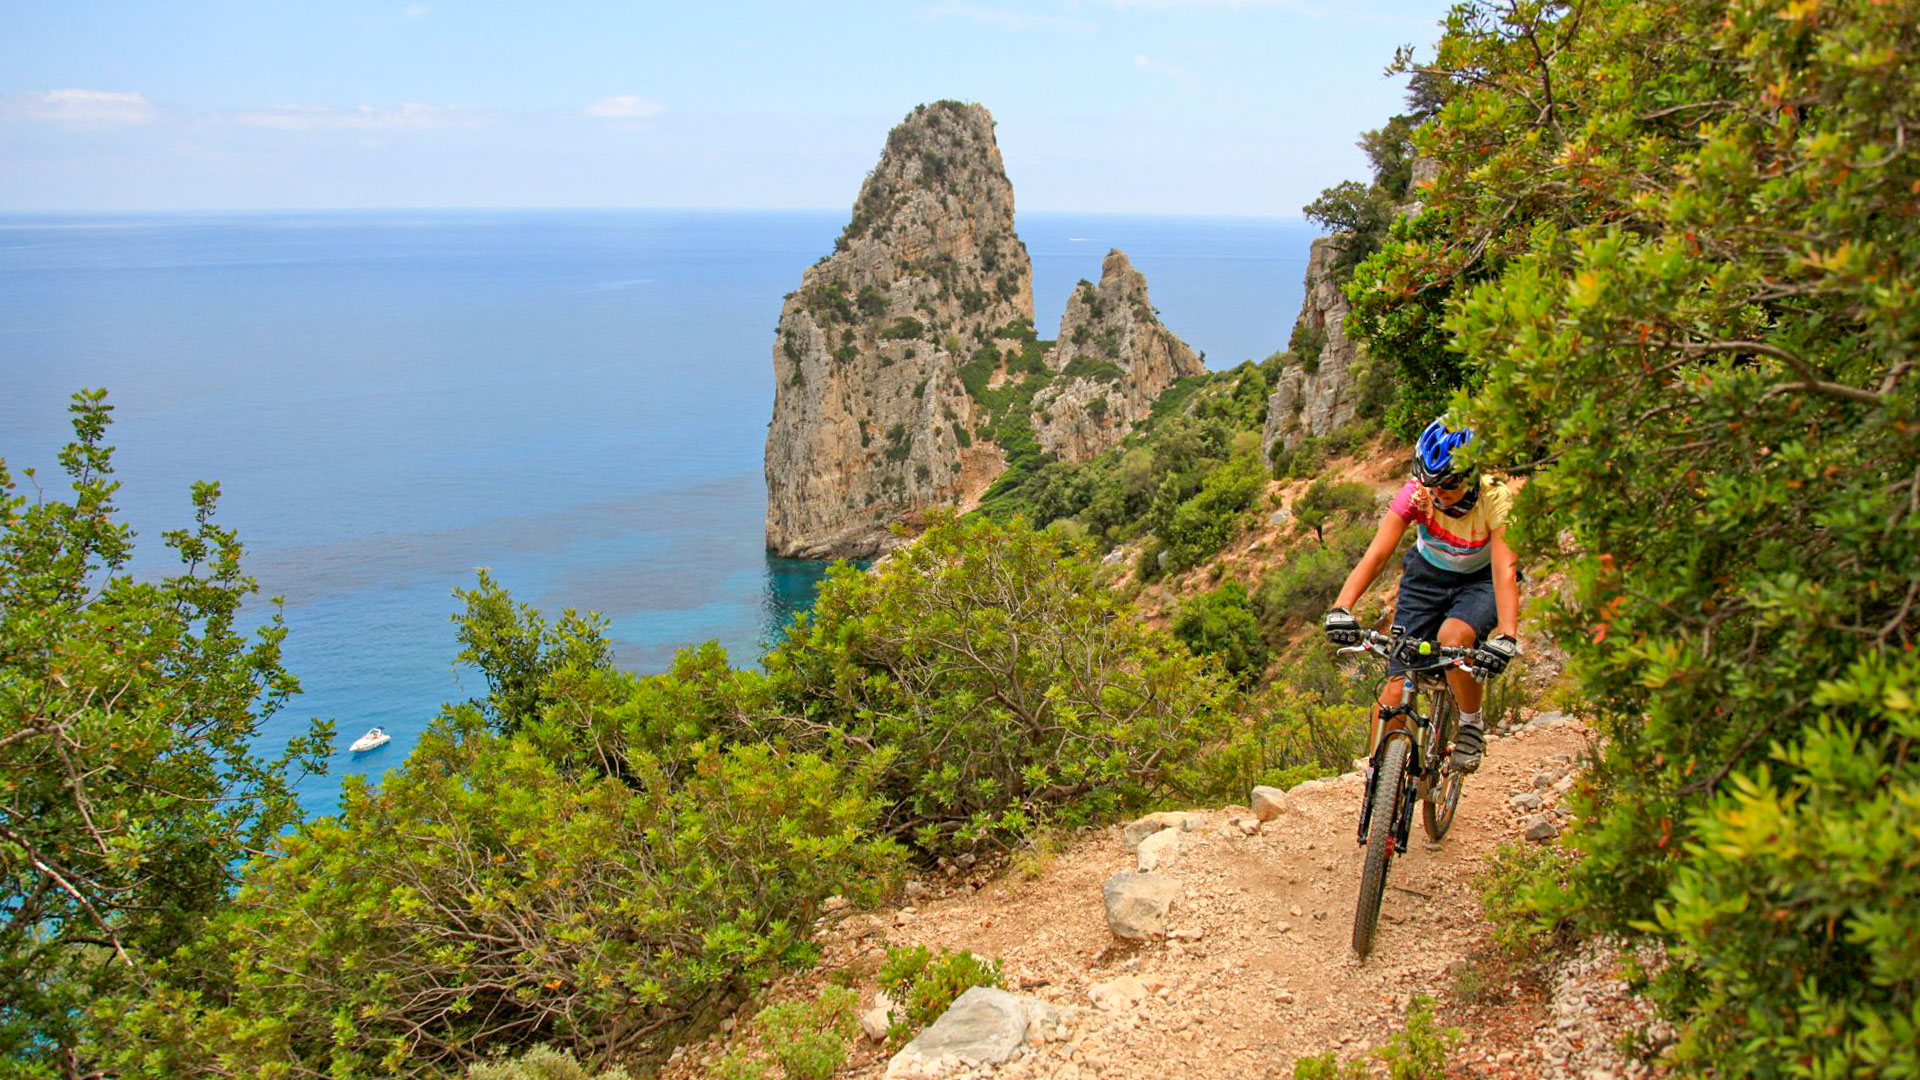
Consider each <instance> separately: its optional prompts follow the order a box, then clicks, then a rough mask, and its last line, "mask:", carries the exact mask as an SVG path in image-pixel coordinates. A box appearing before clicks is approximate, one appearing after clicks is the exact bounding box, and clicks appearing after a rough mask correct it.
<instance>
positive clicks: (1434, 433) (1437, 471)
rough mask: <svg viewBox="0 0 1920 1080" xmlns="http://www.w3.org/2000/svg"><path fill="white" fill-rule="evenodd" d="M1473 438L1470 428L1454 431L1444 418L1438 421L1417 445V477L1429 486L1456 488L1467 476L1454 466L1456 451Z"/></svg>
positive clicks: (1414, 460)
mask: <svg viewBox="0 0 1920 1080" xmlns="http://www.w3.org/2000/svg"><path fill="white" fill-rule="evenodd" d="M1472 441H1473V432H1472V431H1471V430H1469V429H1464V428H1463V429H1461V430H1459V431H1454V430H1453V429H1451V428H1449V427H1447V422H1446V420H1444V419H1441V420H1435V421H1434V422H1433V423H1431V424H1428V425H1427V430H1425V431H1423V432H1421V433H1420V439H1419V441H1418V442H1416V443H1414V444H1413V478H1414V479H1415V480H1418V481H1420V483H1422V484H1424V485H1426V486H1427V487H1452V486H1453V485H1454V484H1456V483H1458V482H1459V481H1461V480H1464V479H1466V478H1467V472H1466V470H1464V469H1456V468H1454V467H1453V452H1454V451H1455V450H1458V449H1460V448H1461V447H1463V446H1465V445H1467V444H1468V443H1470V442H1472Z"/></svg>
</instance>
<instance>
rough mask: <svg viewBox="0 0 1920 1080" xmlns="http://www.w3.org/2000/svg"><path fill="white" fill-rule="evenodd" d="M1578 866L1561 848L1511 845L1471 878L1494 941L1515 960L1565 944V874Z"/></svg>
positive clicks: (1570, 853) (1503, 846)
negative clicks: (1515, 958) (1563, 913)
mask: <svg viewBox="0 0 1920 1080" xmlns="http://www.w3.org/2000/svg"><path fill="white" fill-rule="evenodd" d="M1576 861H1578V858H1577V856H1576V855H1575V853H1574V852H1573V851H1572V850H1571V849H1569V848H1566V847H1563V846H1561V845H1559V844H1531V843H1527V842H1525V841H1518V840H1509V841H1507V842H1505V843H1503V844H1501V845H1500V846H1499V847H1497V848H1495V849H1494V852H1493V856H1492V857H1491V858H1489V859H1488V860H1487V861H1486V863H1485V864H1484V865H1483V866H1481V868H1480V870H1479V872H1478V873H1476V874H1475V875H1474V877H1473V887H1474V891H1475V892H1477V893H1479V894H1480V908H1481V910H1482V911H1484V912H1485V913H1486V916H1487V921H1488V922H1490V923H1492V924H1493V941H1494V944H1495V945H1498V946H1499V947H1500V948H1501V950H1503V951H1504V952H1506V953H1508V954H1509V955H1513V956H1526V955H1530V954H1532V953H1534V952H1537V951H1539V950H1540V949H1542V948H1548V947H1552V946H1555V945H1558V944H1562V943H1564V942H1565V941H1566V931H1567V928H1568V923H1567V920H1566V919H1565V918H1564V916H1563V915H1562V914H1561V910H1562V908H1563V907H1564V899H1563V898H1564V895H1565V890H1566V885H1567V878H1568V875H1569V872H1570V871H1571V870H1572V869H1573V865H1574V863H1575V862H1576Z"/></svg>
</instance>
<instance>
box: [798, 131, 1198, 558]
mask: <svg viewBox="0 0 1920 1080" xmlns="http://www.w3.org/2000/svg"><path fill="white" fill-rule="evenodd" d="M1076 298H1077V299H1078V300H1080V301H1081V305H1082V307H1081V310H1080V311H1079V312H1077V313H1076V312H1073V311H1070V312H1069V322H1070V323H1071V325H1065V326H1064V329H1063V332H1064V333H1069V334H1073V335H1074V336H1076V337H1079V338H1082V339H1083V340H1082V342H1081V343H1080V344H1076V345H1074V346H1073V347H1072V348H1071V349H1068V350H1065V351H1064V352H1059V353H1056V354H1055V355H1054V356H1051V357H1047V358H1045V359H1044V360H1041V361H1040V362H1038V363H1036V362H1035V360H1036V359H1038V358H1036V357H1035V356H1034V355H1033V354H1034V353H1035V352H1037V350H1038V346H1037V345H1034V344H1032V339H1033V337H1034V331H1033V325H1034V324H1033V318H1034V314H1033V270H1032V262H1031V260H1030V259H1029V258H1028V255H1027V249H1026V246H1025V245H1024V244H1022V243H1021V242H1020V238H1019V236H1018V235H1017V234H1016V233H1015V231H1014V224H1013V186H1012V184H1011V183H1009V182H1008V180H1007V175H1006V169H1005V167H1004V166H1003V164H1002V162H1001V159H1000V151H999V148H998V146H997V145H996V144H995V142H994V136H993V118H992V117H991V116H990V115H988V113H987V110H986V109H984V108H982V107H980V106H979V105H963V104H960V103H958V102H951V101H942V102H936V103H934V104H932V105H923V106H920V107H919V108H917V109H915V110H914V111H913V113H912V114H911V115H909V116H908V117H907V118H906V120H905V121H903V122H902V123H901V124H900V125H899V126H898V127H896V128H894V129H893V131H892V132H891V133H890V134H889V135H888V136H887V144H886V149H885V151H884V152H883V153H882V154H881V157H880V162H879V164H878V165H876V166H875V167H874V170H873V172H872V173H871V174H869V175H868V177H867V180H866V183H865V184H864V185H863V186H862V187H861V189H860V195H859V198H858V199H857V200H856V201H855V203H854V208H853V216H852V219H851V220H850V221H849V222H848V224H847V227H846V230H845V231H844V232H843V233H842V234H841V236H840V239H839V240H838V241H837V242H836V244H835V248H834V251H833V253H832V254H830V255H829V256H827V257H826V258H824V259H822V260H821V261H820V262H819V263H816V264H815V265H814V266H812V267H811V268H809V269H808V270H807V271H806V273H805V274H804V275H803V276H802V278H801V283H800V288H799V289H798V290H796V291H795V292H793V293H792V294H790V295H789V296H788V297H787V299H786V304H785V306H784V307H783V308H782V310H781V313H780V324H779V328H778V331H777V333H776V337H775V340H774V347H773V366H774V375H775V390H774V405H773V419H772V422H771V424H770V425H769V426H768V430H767V453H766V479H767V549H768V550H769V551H772V552H774V553H775V554H779V555H787V556H794V557H799V558H835V557H856V558H857V557H864V556H870V555H874V554H877V553H879V552H881V551H884V550H886V549H887V548H889V547H891V546H893V545H894V544H895V543H896V542H897V539H896V537H895V536H894V535H893V533H892V532H891V526H893V525H894V524H896V523H905V524H907V525H909V526H911V525H913V524H915V523H916V521H917V519H918V518H919V517H920V516H921V514H922V513H923V512H924V511H925V510H926V509H927V508H929V507H934V506H953V507H957V508H959V509H962V510H965V509H971V508H972V507H973V506H974V505H976V504H977V502H978V499H979V497H980V496H981V495H982V494H983V493H984V492H985V491H986V489H987V487H988V486H989V485H990V484H992V482H993V480H994V479H995V478H996V477H997V476H999V475H1000V473H1001V472H1003V471H1004V470H1005V468H1006V464H1007V461H1006V453H1005V450H1004V448H1003V447H1001V446H999V445H998V444H996V443H995V442H994V441H993V439H992V437H991V429H990V424H989V420H990V419H991V417H990V414H989V410H988V409H987V408H986V407H985V405H983V403H982V398H983V397H984V395H985V392H986V391H987V390H988V389H989V388H993V387H999V386H1003V385H1005V384H1007V383H1009V382H1018V381H1020V380H1022V379H1025V378H1027V377H1029V376H1034V375H1046V374H1052V373H1058V374H1059V375H1060V381H1061V382H1063V383H1064V385H1062V386H1061V387H1060V388H1059V389H1058V391H1057V392H1055V393H1054V394H1053V396H1052V397H1051V398H1049V405H1048V407H1047V415H1046V417H1045V419H1044V421H1043V427H1044V428H1045V430H1046V431H1047V433H1048V434H1047V436H1046V438H1047V439H1048V440H1049V443H1050V445H1051V448H1052V452H1054V453H1062V454H1069V455H1071V454H1081V453H1087V452H1088V451H1089V450H1090V449H1091V448H1093V447H1100V448H1104V447H1105V446H1107V445H1111V444H1112V443H1113V442H1115V441H1117V440H1118V439H1119V438H1120V437H1122V436H1124V435H1125V434H1126V432H1127V431H1128V430H1129V429H1130V428H1131V426H1132V424H1133V422H1134V421H1135V420H1137V419H1139V418H1140V417H1142V416H1144V415H1145V414H1146V410H1147V409H1149V408H1150V407H1151V404H1152V401H1153V399H1154V398H1155V397H1157V396H1159V393H1160V391H1161V390H1163V389H1165V387H1166V385H1167V383H1169V382H1171V381H1172V379H1173V378H1174V377H1176V376H1178V375H1181V374H1190V373H1197V372H1198V371H1199V370H1200V364H1199V359H1198V358H1197V357H1195V356H1194V355H1193V351H1192V350H1191V349H1189V348H1187V347H1186V346H1185V345H1184V344H1182V343H1180V342H1179V341H1178V339H1176V338H1174V337H1173V336H1172V335H1171V334H1170V333H1168V332H1167V331H1166V329H1165V328H1164V327H1162V326H1160V324H1159V321H1158V320H1157V319H1156V318H1155V317H1154V315H1153V311H1152V308H1151V306H1149V305H1148V304H1147V302H1146V283H1145V280H1144V279H1143V278H1141V277H1140V275H1139V273H1138V272H1137V271H1135V270H1133V268H1132V267H1131V266H1130V265H1128V264H1127V261H1126V257H1125V256H1124V255H1119V254H1118V253H1115V255H1112V256H1109V257H1108V263H1107V267H1106V270H1105V272H1103V274H1102V280H1101V285H1100V286H1099V287H1097V288H1094V287H1089V288H1088V289H1084V290H1082V292H1081V294H1078V295H1077V297H1076ZM1076 361H1077V362H1078V363H1077V366H1076ZM969 365H971V366H970V367H969ZM963 368H968V371H969V375H968V379H970V380H971V381H972V383H973V385H972V386H971V387H970V386H969V385H968V380H963V378H962V369H963ZM1068 369H1071V370H1068ZM1083 376H1084V377H1083ZM1034 417H1035V419H1036V420H1041V417H1040V414H1039V413H1038V412H1037V411H1036V412H1035V414H1034Z"/></svg>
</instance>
